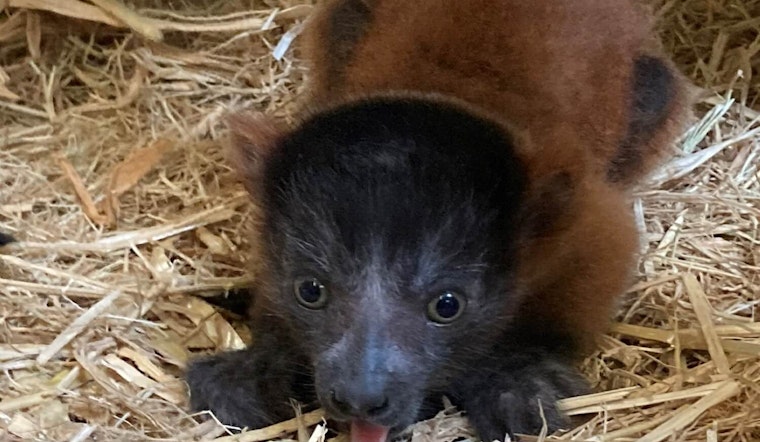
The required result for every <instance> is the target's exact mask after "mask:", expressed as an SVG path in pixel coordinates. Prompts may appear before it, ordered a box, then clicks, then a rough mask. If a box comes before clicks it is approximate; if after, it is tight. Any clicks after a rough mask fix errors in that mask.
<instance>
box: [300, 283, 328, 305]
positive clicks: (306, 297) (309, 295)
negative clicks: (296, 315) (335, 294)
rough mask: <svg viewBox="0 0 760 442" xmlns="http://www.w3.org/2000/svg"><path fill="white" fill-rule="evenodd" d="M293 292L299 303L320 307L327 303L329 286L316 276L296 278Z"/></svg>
mask: <svg viewBox="0 0 760 442" xmlns="http://www.w3.org/2000/svg"><path fill="white" fill-rule="evenodd" d="M293 292H294V293H295V295H296V299H297V300H298V302H299V304H301V305H302V306H304V307H306V308H310V309H320V308H322V307H324V306H325V304H326V303H327V288H326V287H325V286H324V285H323V284H322V283H321V282H319V280H318V279H316V278H304V279H298V280H296V282H295V284H294V286H293Z"/></svg>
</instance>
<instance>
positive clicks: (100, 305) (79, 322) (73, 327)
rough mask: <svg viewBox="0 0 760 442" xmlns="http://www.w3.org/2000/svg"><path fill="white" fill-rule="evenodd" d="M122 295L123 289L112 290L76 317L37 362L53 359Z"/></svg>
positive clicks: (41, 354)
mask: <svg viewBox="0 0 760 442" xmlns="http://www.w3.org/2000/svg"><path fill="white" fill-rule="evenodd" d="M121 295H122V292H121V290H115V291H113V292H111V293H110V294H108V295H107V296H106V297H105V298H103V299H101V300H100V301H98V302H96V303H95V304H94V305H93V306H92V307H90V308H89V309H88V310H87V311H86V312H84V313H83V314H82V315H80V316H79V317H78V318H77V319H75V320H74V322H72V323H71V324H69V326H68V327H66V328H65V329H64V330H63V331H62V332H61V333H60V334H59V335H58V336H57V337H56V338H55V339H54V340H53V342H51V343H50V345H48V347H47V348H45V349H44V350H42V351H41V352H40V354H39V356H37V363H38V364H45V363H47V362H48V361H49V360H50V359H52V358H53V356H55V355H56V353H58V351H60V350H61V349H62V348H63V347H64V346H65V345H66V344H68V343H69V342H71V340H72V339H74V338H75V337H76V336H77V335H78V334H79V333H81V332H82V331H83V330H84V329H85V328H86V327H87V325H88V324H89V323H90V322H92V321H93V320H95V319H96V318H97V317H98V316H100V315H101V314H103V313H105V311H106V310H108V308H109V307H111V304H113V303H114V301H116V300H117V299H118V298H119V297H120V296H121Z"/></svg>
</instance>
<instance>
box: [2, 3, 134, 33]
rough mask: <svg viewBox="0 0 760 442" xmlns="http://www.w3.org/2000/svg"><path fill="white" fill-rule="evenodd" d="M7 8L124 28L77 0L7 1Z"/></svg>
mask: <svg viewBox="0 0 760 442" xmlns="http://www.w3.org/2000/svg"><path fill="white" fill-rule="evenodd" d="M8 7H11V8H21V9H35V10H39V11H48V12H52V13H54V14H59V15H64V16H67V17H72V18H78V19H82V20H87V21H95V22H100V23H104V24H107V25H110V26H114V27H120V28H121V27H124V24H123V23H122V22H120V21H119V20H116V19H115V18H113V17H111V16H110V15H108V14H106V13H105V12H103V11H102V10H101V9H99V8H97V7H95V6H92V5H90V4H87V3H84V2H81V1H79V0H55V1H50V0H8Z"/></svg>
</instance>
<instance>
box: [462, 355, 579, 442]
mask: <svg viewBox="0 0 760 442" xmlns="http://www.w3.org/2000/svg"><path fill="white" fill-rule="evenodd" d="M486 378H487V379H488V381H486V382H478V384H479V385H476V384H475V383H468V390H469V391H464V392H462V393H461V394H462V395H466V394H468V393H469V394H470V396H469V397H467V396H463V401H462V402H463V405H464V408H465V410H466V411H467V413H468V417H469V419H470V422H471V423H472V425H473V426H474V427H475V429H476V430H477V432H478V434H479V435H480V438H481V439H482V440H483V441H485V442H491V441H493V440H504V439H505V436H507V435H509V436H510V437H511V438H512V440H514V435H515V434H516V433H521V434H532V435H535V434H538V433H540V431H541V429H542V427H543V425H544V419H545V422H546V425H547V428H548V431H549V434H551V433H553V432H554V431H556V430H559V429H561V428H563V427H566V426H567V425H568V424H569V421H568V419H567V418H566V416H564V415H563V414H562V412H560V411H559V410H558V409H557V406H556V403H557V401H558V400H559V399H563V398H567V397H572V396H576V395H580V394H584V393H586V392H587V390H588V386H587V384H586V381H585V380H584V379H583V377H582V376H581V375H580V374H579V373H578V372H577V370H576V369H575V368H573V367H572V366H570V365H568V364H565V363H563V362H560V361H557V360H553V359H540V360H537V361H535V362H534V363H532V364H529V365H526V366H523V367H521V368H519V369H516V370H515V369H506V370H504V371H503V372H502V373H499V374H495V375H491V376H487V377H486ZM539 404H540V407H539ZM542 411H543V419H542V416H541V414H542Z"/></svg>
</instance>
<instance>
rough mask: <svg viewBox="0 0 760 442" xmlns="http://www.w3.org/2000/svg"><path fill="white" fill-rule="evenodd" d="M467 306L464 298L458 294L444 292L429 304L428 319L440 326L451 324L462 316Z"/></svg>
mask: <svg viewBox="0 0 760 442" xmlns="http://www.w3.org/2000/svg"><path fill="white" fill-rule="evenodd" d="M466 304H467V301H466V300H465V298H464V296H462V295H460V294H459V293H456V292H451V291H447V292H443V293H441V294H440V295H438V296H436V297H434V298H433V299H432V300H431V301H430V303H429V304H428V317H429V318H430V319H431V320H433V321H435V322H437V323H439V324H450V323H452V322H454V321H456V320H457V319H458V318H459V316H461V315H462V312H463V311H464V307H465V305H466Z"/></svg>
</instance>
